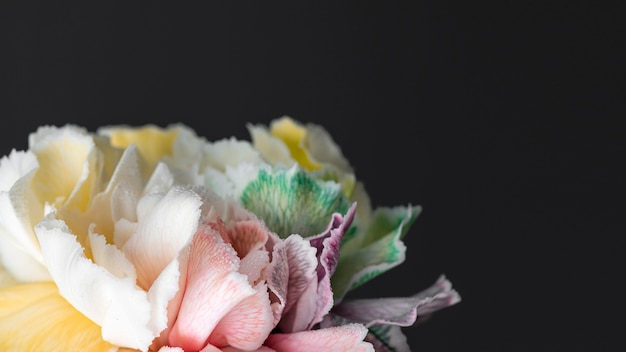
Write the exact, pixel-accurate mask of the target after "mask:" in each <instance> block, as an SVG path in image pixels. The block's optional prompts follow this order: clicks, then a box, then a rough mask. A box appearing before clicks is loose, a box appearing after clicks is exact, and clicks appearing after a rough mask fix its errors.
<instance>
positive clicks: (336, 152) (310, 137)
mask: <svg viewBox="0 0 626 352" xmlns="http://www.w3.org/2000/svg"><path fill="white" fill-rule="evenodd" d="M302 147H303V148H305V149H306V150H307V151H308V152H309V154H310V156H311V158H312V159H314V160H315V161H317V162H319V163H322V164H328V165H332V166H333V167H335V168H337V169H338V170H340V171H342V172H345V173H352V172H353V170H352V167H351V166H350V163H349V162H348V160H347V159H346V158H345V157H344V155H343V153H342V152H341V148H340V147H339V145H337V143H335V141H334V140H333V138H332V137H331V135H330V134H329V133H328V132H327V131H326V130H325V129H324V128H323V127H322V126H319V125H316V124H312V123H308V124H307V125H306V135H305V136H304V139H303V140H302Z"/></svg>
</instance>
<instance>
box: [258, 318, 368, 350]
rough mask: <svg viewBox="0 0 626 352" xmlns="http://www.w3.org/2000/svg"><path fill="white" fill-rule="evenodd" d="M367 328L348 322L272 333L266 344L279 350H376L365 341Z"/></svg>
mask: <svg viewBox="0 0 626 352" xmlns="http://www.w3.org/2000/svg"><path fill="white" fill-rule="evenodd" d="M366 335H367V329H366V328H365V327H364V326H363V325H359V324H347V325H342V326H337V327H331V328H326V329H319V330H307V331H300V332H296V333H291V334H272V335H270V336H269V337H268V338H267V340H266V341H265V345H266V346H268V347H270V348H273V349H275V350H276V351H278V352H283V351H285V352H291V351H324V352H345V351H351V352H365V351H374V348H373V346H372V345H371V344H370V343H368V342H365V341H363V339H364V338H365V336H366Z"/></svg>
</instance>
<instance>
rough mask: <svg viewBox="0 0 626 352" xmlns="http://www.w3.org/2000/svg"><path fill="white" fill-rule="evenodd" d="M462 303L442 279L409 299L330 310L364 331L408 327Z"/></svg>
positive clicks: (357, 303) (364, 302)
mask: <svg viewBox="0 0 626 352" xmlns="http://www.w3.org/2000/svg"><path fill="white" fill-rule="evenodd" d="M460 301H461V297H460V296H459V294H458V293H457V291H455V290H453V289H452V284H451V283H450V281H449V280H447V279H446V278H445V276H443V275H441V276H440V277H439V278H438V279H437V282H435V284H433V285H432V286H431V287H429V288H428V289H426V290H424V291H422V292H420V293H418V294H416V295H414V296H411V297H403V298H395V297H394V298H374V299H356V300H346V301H343V302H342V303H341V304H339V305H337V306H335V307H334V308H333V314H337V315H339V316H342V317H344V318H347V319H349V320H350V321H353V322H357V323H361V324H363V325H365V326H366V327H371V326H373V325H381V324H389V325H399V326H411V325H413V324H414V323H415V321H416V320H417V319H418V317H425V316H427V315H429V314H432V313H433V312H435V311H437V310H440V309H443V308H446V307H449V306H452V305H454V304H456V303H458V302H460Z"/></svg>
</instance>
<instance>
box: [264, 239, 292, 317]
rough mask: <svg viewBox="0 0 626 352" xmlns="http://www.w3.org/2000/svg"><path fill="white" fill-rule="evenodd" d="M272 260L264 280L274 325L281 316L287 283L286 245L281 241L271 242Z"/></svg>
mask: <svg viewBox="0 0 626 352" xmlns="http://www.w3.org/2000/svg"><path fill="white" fill-rule="evenodd" d="M272 247H273V251H272V260H271V262H270V264H269V265H268V266H267V274H266V278H265V279H266V282H267V287H268V289H269V291H270V293H271V294H270V299H271V300H272V312H273V313H274V325H276V324H277V323H278V321H279V320H280V318H281V317H282V314H283V310H284V309H285V304H286V302H287V285H288V283H289V261H288V259H287V245H286V244H285V242H283V241H276V242H275V244H272Z"/></svg>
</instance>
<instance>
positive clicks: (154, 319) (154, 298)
mask: <svg viewBox="0 0 626 352" xmlns="http://www.w3.org/2000/svg"><path fill="white" fill-rule="evenodd" d="M179 278H180V271H179V262H178V259H174V260H172V262H171V263H170V264H168V265H167V266H166V267H165V269H163V271H162V272H161V274H159V277H157V279H156V280H154V283H153V284H152V287H150V290H149V291H148V301H149V302H150V306H151V311H152V313H151V314H150V323H149V326H150V328H151V329H152V330H153V331H162V330H164V329H165V328H166V327H167V326H168V322H169V319H171V318H173V316H172V317H168V310H167V308H168V304H169V302H170V300H171V299H172V298H173V297H174V296H175V295H176V293H177V292H178V290H179V285H178V283H179ZM174 313H175V312H172V315H173V314H174ZM170 325H171V324H170Z"/></svg>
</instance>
